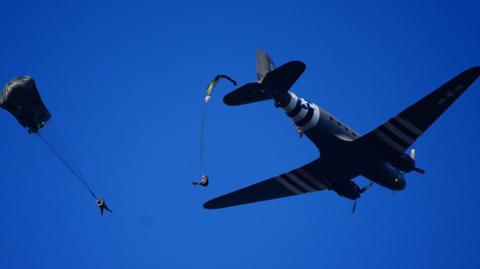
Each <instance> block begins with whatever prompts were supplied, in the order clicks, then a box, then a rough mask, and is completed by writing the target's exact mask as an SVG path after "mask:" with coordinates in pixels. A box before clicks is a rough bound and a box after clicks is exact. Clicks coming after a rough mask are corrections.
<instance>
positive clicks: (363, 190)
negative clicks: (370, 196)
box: [352, 182, 373, 214]
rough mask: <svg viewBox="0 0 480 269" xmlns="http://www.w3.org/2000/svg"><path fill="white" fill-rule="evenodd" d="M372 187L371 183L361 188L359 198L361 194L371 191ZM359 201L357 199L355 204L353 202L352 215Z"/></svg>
mask: <svg viewBox="0 0 480 269" xmlns="http://www.w3.org/2000/svg"><path fill="white" fill-rule="evenodd" d="M372 186H373V183H372V182H370V183H368V184H367V185H365V187H363V188H361V189H360V192H359V195H358V198H360V194H362V193H364V192H365V191H366V190H368V189H370V188H371V187H372ZM358 198H357V199H358ZM357 199H355V202H353V208H352V214H353V213H355V209H356V208H357Z"/></svg>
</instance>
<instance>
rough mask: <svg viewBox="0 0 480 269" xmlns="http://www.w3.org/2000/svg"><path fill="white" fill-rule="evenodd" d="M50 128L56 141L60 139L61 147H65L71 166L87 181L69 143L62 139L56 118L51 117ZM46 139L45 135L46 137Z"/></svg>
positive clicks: (64, 150) (64, 151)
mask: <svg viewBox="0 0 480 269" xmlns="http://www.w3.org/2000/svg"><path fill="white" fill-rule="evenodd" d="M49 126H50V127H49V130H52V134H53V139H54V141H58V142H59V144H60V147H61V149H63V153H65V154H66V155H67V156H66V157H67V158H68V160H69V161H70V163H71V166H72V168H73V169H74V170H75V172H76V173H77V174H78V175H79V176H80V177H82V179H83V181H85V182H86V181H87V180H86V178H85V176H84V175H83V173H82V170H81V169H80V167H79V166H78V165H77V162H76V161H75V158H73V155H72V153H71V152H70V150H69V148H68V147H67V144H66V143H65V141H64V140H63V139H62V136H61V135H60V132H59V131H58V129H57V127H56V124H55V121H54V119H51V120H50V123H49ZM44 139H45V137H44ZM57 152H58V151H57ZM60 152H62V150H60Z"/></svg>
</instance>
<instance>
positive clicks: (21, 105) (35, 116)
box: [0, 76, 51, 133]
mask: <svg viewBox="0 0 480 269" xmlns="http://www.w3.org/2000/svg"><path fill="white" fill-rule="evenodd" d="M0 107H2V108H3V109H5V110H7V111H8V112H10V113H11V114H12V115H13V116H14V117H15V118H16V119H17V121H18V122H19V123H20V124H21V125H22V126H23V127H26V128H28V132H29V133H36V132H38V130H40V129H41V128H42V127H43V126H44V125H45V123H46V122H47V121H48V120H49V119H50V117H51V114H50V112H49V111H48V110H47V108H46V107H45V105H44V104H43V102H42V99H41V98H40V94H39V93H38V90H37V86H36V85H35V81H34V80H33V79H32V78H31V77H29V76H21V77H16V78H14V79H12V80H10V81H9V82H8V83H7V84H6V85H5V87H3V92H2V93H1V94H0Z"/></svg>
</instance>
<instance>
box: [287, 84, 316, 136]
mask: <svg viewBox="0 0 480 269" xmlns="http://www.w3.org/2000/svg"><path fill="white" fill-rule="evenodd" d="M288 94H289V95H290V102H289V103H288V105H287V106H285V107H284V108H283V109H284V110H285V113H287V115H288V116H289V117H290V118H291V119H292V120H293V122H295V125H297V126H298V127H300V128H301V129H302V131H308V130H309V129H311V128H313V127H315V126H316V125H317V123H318V121H319V120H320V109H318V106H317V105H315V104H313V103H310V102H308V101H306V100H305V99H303V98H299V97H297V96H296V95H295V94H294V93H291V92H289V93H288Z"/></svg>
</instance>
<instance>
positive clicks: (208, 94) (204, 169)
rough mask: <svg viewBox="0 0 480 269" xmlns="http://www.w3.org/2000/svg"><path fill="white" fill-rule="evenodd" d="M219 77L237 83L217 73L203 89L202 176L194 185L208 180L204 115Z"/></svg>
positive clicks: (202, 184) (205, 185) (205, 182)
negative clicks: (204, 89) (205, 88)
mask: <svg viewBox="0 0 480 269" xmlns="http://www.w3.org/2000/svg"><path fill="white" fill-rule="evenodd" d="M221 79H226V80H229V81H230V82H231V83H232V84H233V85H234V86H236V85H237V82H236V81H235V80H233V79H232V78H231V77H229V76H227V75H222V74H219V75H216V76H215V78H213V80H212V81H210V83H209V84H208V86H207V90H206V91H205V96H204V101H205V105H204V107H203V111H202V121H201V126H200V166H201V170H202V177H201V180H200V181H199V182H195V181H194V182H192V183H193V185H194V186H195V185H200V186H202V187H207V186H208V182H209V180H208V176H207V175H206V173H207V162H206V160H205V142H204V136H205V135H204V133H205V117H206V113H207V105H208V101H210V99H211V98H212V93H213V89H214V88H215V86H217V83H218V82H219V81H220V80H221Z"/></svg>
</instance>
